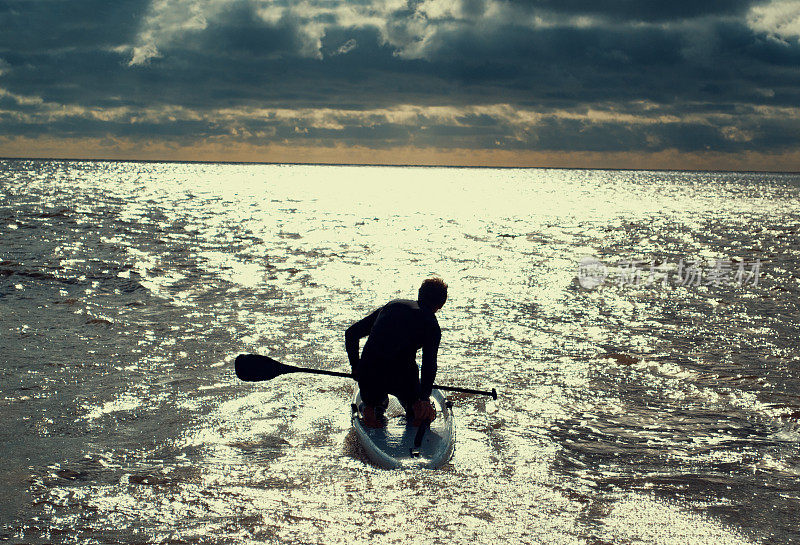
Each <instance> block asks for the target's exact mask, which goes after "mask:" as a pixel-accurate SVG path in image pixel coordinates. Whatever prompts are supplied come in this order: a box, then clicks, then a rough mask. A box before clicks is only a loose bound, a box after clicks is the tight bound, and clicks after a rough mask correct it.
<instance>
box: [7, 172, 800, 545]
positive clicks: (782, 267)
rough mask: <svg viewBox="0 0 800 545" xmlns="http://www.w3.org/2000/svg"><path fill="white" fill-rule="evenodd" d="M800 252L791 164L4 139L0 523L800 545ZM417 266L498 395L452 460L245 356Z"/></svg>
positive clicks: (337, 387)
mask: <svg viewBox="0 0 800 545" xmlns="http://www.w3.org/2000/svg"><path fill="white" fill-rule="evenodd" d="M799 257H800V177H798V176H792V175H769V174H714V173H670V172H621V171H620V172H609V171H580V170H491V169H431V168H385V167H380V168H379V167H325V166H264V165H257V166H245V165H215V164H154V163H91V162H73V163H71V162H58V161H0V348H1V350H0V352H2V356H0V363H1V364H2V367H0V414H1V415H2V420H3V424H4V425H3V427H2V428H0V479H1V480H0V483H2V486H3V494H2V495H0V524H2V527H1V529H0V539H5V540H7V541H10V542H17V543H22V542H25V543H73V542H76V541H77V542H80V543H326V544H327V543H365V542H367V541H369V542H376V543H410V542H412V540H414V541H413V542H420V543H421V542H427V543H447V544H458V543H505V542H509V543H513V542H522V543H545V542H546V543H587V544H590V543H593V544H600V543H665V544H673V543H710V544H711V543H713V544H719V543H776V544H777V543H800V514H798V513H799V512H800V484H798V483H799V482H800V481H799V480H798V477H800V447H799V446H798V440H800V428H799V426H798V418H800V346H799V343H798V338H799V337H800V336H799V335H798V333H799V332H798V329H799V327H798V324H800V313H799V312H798V308H799V306H798V294H799V292H800V268H798V265H797V263H798V258H799ZM584 258H591V259H592V263H593V264H594V265H595V267H596V268H595V271H597V270H599V271H601V272H602V275H601V276H600V277H599V279H598V278H595V279H596V280H597V282H596V283H595V285H590V284H587V283H586V282H583V280H584V276H583V273H580V271H579V267H578V264H579V262H581V260H582V259H584ZM721 263H722V264H725V265H724V267H723V266H720V264H721ZM690 270H691V271H694V273H696V274H697V275H700V276H693V277H690V276H688V272H689V271H690ZM714 270H716V271H717V273H714V272H713V271H714ZM698 271H699V272H698ZM694 273H693V274H694ZM431 274H437V275H440V276H442V277H443V278H444V279H445V280H446V281H447V282H448V283H449V285H450V299H449V301H448V303H447V305H446V306H445V308H444V309H442V311H441V312H440V313H439V321H440V324H441V326H442V329H443V341H442V346H441V349H440V365H439V374H438V377H437V382H439V383H440V384H452V385H461V386H466V387H477V388H491V387H496V388H497V390H498V391H499V392H500V398H499V399H498V401H497V402H492V401H491V400H486V399H484V398H478V397H470V396H466V395H455V396H452V397H451V399H452V400H453V402H454V404H455V411H456V415H457V422H458V445H457V448H456V453H455V456H454V458H453V460H452V461H451V462H450V463H449V464H448V465H446V466H445V467H443V468H442V469H440V470H435V471H430V470H404V471H386V470H382V469H378V468H376V467H373V466H372V465H370V464H369V463H368V462H367V461H366V460H365V458H364V456H363V454H362V453H361V452H360V450H359V448H358V445H357V444H356V443H355V441H354V438H353V435H352V434H351V432H350V423H349V407H348V403H349V398H350V395H351V392H352V384H351V383H348V381H346V380H344V379H337V378H332V377H319V376H311V375H290V376H284V377H280V378H277V379H275V380H273V381H271V382H265V383H256V384H252V383H242V382H239V381H238V380H237V379H236V378H235V376H234V374H233V371H232V360H233V358H234V357H235V356H236V355H237V354H238V353H240V352H258V353H262V354H267V355H270V356H272V357H274V358H277V359H279V360H281V361H284V362H286V363H291V364H296V365H304V366H311V367H319V368H324V369H332V370H346V369H347V368H348V365H347V361H346V355H345V352H344V339H343V331H344V329H345V328H346V327H347V326H348V325H349V324H350V323H352V322H353V321H355V320H357V319H359V318H361V317H362V316H363V315H365V314H366V313H367V312H369V311H371V310H373V309H374V308H376V307H377V306H379V305H381V304H383V303H384V302H386V301H388V300H389V299H391V298H394V297H398V296H402V297H413V296H414V295H415V293H416V289H417V287H418V285H419V283H420V282H421V280H422V279H424V278H425V277H427V276H429V275H431ZM695 280H696V281H695ZM698 284H699V285H698Z"/></svg>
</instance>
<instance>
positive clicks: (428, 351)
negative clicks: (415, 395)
mask: <svg viewBox="0 0 800 545" xmlns="http://www.w3.org/2000/svg"><path fill="white" fill-rule="evenodd" d="M441 340H442V331H441V329H439V324H435V325H432V326H431V328H430V331H429V332H428V334H427V335H426V338H425V342H424V344H423V345H422V369H420V381H419V397H420V399H425V400H427V399H428V398H429V397H430V395H431V390H433V381H434V380H436V354H437V352H438V351H439V342H440V341H441Z"/></svg>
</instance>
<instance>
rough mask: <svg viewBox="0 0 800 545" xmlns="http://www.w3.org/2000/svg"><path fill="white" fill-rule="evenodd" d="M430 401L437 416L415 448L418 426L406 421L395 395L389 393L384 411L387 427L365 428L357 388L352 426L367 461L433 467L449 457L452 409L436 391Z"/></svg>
mask: <svg viewBox="0 0 800 545" xmlns="http://www.w3.org/2000/svg"><path fill="white" fill-rule="evenodd" d="M431 402H432V403H433V406H434V407H435V408H436V419H435V420H434V421H433V422H431V426H430V429H429V430H427V431H426V432H425V435H424V436H423V438H422V444H421V445H420V446H419V448H417V449H415V448H414V438H415V437H416V435H417V431H418V429H419V428H417V427H415V426H412V425H411V423H410V422H407V421H406V416H405V410H404V409H403V407H402V405H400V402H399V401H398V400H397V398H395V397H394V396H389V406H388V407H387V408H386V411H385V412H384V416H385V417H386V420H387V424H386V427H383V428H368V427H366V426H365V425H364V422H363V420H362V410H363V402H362V401H361V393H360V392H359V389H358V387H356V391H355V394H354V395H353V403H352V422H353V429H354V430H355V432H356V435H357V436H358V440H359V442H360V443H361V446H362V447H363V448H364V451H365V452H366V454H367V456H369V458H370V460H372V461H373V462H375V464H377V465H379V466H381V467H385V468H388V469H394V468H402V467H425V468H431V469H435V468H437V467H440V466H442V465H443V464H445V463H446V462H447V461H448V460H450V458H451V457H452V456H453V451H454V450H455V446H456V423H455V421H454V419H453V410H452V409H451V408H450V404H449V403H448V402H447V400H446V399H445V397H444V395H442V392H440V391H439V390H433V392H431Z"/></svg>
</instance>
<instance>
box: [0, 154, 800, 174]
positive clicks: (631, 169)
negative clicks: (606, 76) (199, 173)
mask: <svg viewBox="0 0 800 545" xmlns="http://www.w3.org/2000/svg"><path fill="white" fill-rule="evenodd" d="M0 161H65V162H73V163H170V164H203V165H270V166H280V165H284V166H328V167H381V168H447V169H476V170H477V169H483V170H597V171H607V172H685V173H738V174H787V175H800V171H797V170H736V169H692V168H686V169H680V168H636V167H628V168H621V167H620V168H612V167H564V166H509V165H498V166H487V165H458V164H441V165H431V164H414V163H333V162H303V161H214V160H202V159H109V158H92V159H87V158H78V157H4V156H0Z"/></svg>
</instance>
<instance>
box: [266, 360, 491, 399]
mask: <svg viewBox="0 0 800 545" xmlns="http://www.w3.org/2000/svg"><path fill="white" fill-rule="evenodd" d="M282 370H283V371H284V372H285V373H311V374H314V375H328V376H331V377H344V378H353V375H352V374H350V373H342V372H340V371H326V370H324V369H312V368H310V367H295V366H294V365H286V364H283V369H282ZM433 387H434V388H437V389H439V390H443V391H445V392H461V393H462V394H475V395H484V396H489V397H491V398H492V399H497V391H496V390H495V389H494V388H492V390H491V391H487V390H473V389H472V388H459V387H458V386H440V385H438V384H434V385H433Z"/></svg>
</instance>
